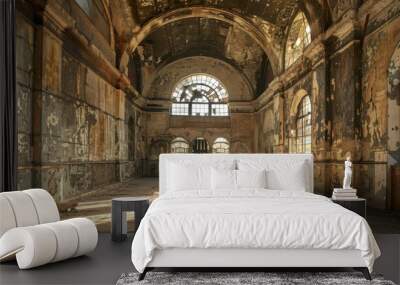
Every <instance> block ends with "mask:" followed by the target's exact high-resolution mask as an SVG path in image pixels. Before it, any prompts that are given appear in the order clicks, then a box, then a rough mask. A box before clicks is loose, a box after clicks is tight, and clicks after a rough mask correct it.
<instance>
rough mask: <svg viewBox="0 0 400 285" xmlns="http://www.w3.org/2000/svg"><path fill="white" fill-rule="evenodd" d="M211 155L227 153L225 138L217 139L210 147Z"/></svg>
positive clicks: (227, 144)
mask: <svg viewBox="0 0 400 285" xmlns="http://www.w3.org/2000/svg"><path fill="white" fill-rule="evenodd" d="M212 150H213V153H229V142H228V140H226V139H225V138H217V139H216V140H215V141H214V144H213V146H212Z"/></svg>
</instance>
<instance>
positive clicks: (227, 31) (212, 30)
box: [139, 18, 266, 89]
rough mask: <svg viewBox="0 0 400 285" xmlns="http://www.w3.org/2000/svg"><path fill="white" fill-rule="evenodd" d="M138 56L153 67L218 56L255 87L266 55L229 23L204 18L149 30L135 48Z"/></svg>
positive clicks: (184, 20)
mask: <svg viewBox="0 0 400 285" xmlns="http://www.w3.org/2000/svg"><path fill="white" fill-rule="evenodd" d="M139 51H140V54H141V59H142V60H143V61H144V62H146V63H147V64H151V65H153V66H155V67H160V66H163V65H165V64H167V63H170V62H172V61H174V60H177V59H180V58H182V57H188V56H197V55H202V56H210V57H215V58H218V59H222V60H224V61H225V62H227V63H229V64H231V65H233V66H234V67H236V69H237V70H238V71H240V72H242V73H243V74H244V75H245V77H246V78H247V80H248V81H249V83H250V84H251V85H252V87H253V88H254V89H255V88H256V85H257V80H258V79H259V78H258V77H259V72H260V69H261V68H262V64H266V58H265V55H264V51H263V50H262V48H261V47H260V46H259V45H258V44H257V43H256V42H255V41H254V40H253V39H252V38H251V37H250V36H248V35H247V34H246V33H243V32H242V31H241V30H240V29H238V28H234V27H233V26H232V25H230V24H228V23H225V22H222V21H218V20H215V19H208V18H189V19H183V20H180V21H177V22H173V23H169V24H167V25H165V26H162V27H160V28H159V29H157V30H156V31H155V32H153V33H151V34H150V35H149V36H148V37H147V38H146V39H145V40H144V41H143V42H142V44H141V48H140V49H139Z"/></svg>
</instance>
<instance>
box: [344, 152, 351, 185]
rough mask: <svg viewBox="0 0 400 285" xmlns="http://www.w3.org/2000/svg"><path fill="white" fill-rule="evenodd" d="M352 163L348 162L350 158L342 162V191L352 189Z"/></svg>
mask: <svg viewBox="0 0 400 285" xmlns="http://www.w3.org/2000/svg"><path fill="white" fill-rule="evenodd" d="M351 168H352V163H351V161H350V156H348V157H347V158H346V161H345V162H344V179H343V189H352V188H351V176H352V174H353V171H352V169H351Z"/></svg>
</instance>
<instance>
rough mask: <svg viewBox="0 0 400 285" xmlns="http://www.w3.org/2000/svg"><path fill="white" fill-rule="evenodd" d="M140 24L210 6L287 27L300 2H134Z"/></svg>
mask: <svg viewBox="0 0 400 285" xmlns="http://www.w3.org/2000/svg"><path fill="white" fill-rule="evenodd" d="M131 2H132V4H133V5H134V7H135V9H134V10H135V11H136V16H137V19H138V20H139V22H140V24H143V23H144V22H146V21H148V20H150V19H151V18H154V17H157V16H159V15H161V14H163V13H166V12H168V11H171V10H174V9H178V8H185V7H191V6H208V7H214V8H219V9H224V10H227V11H232V12H236V13H238V14H240V15H242V16H245V17H247V16H257V17H260V18H262V19H264V20H266V21H268V22H270V23H273V24H275V25H278V26H286V25H287V24H288V23H289V21H290V19H291V17H292V15H293V13H294V11H295V10H296V9H297V7H298V6H297V4H298V2H299V1H298V0H132V1H131Z"/></svg>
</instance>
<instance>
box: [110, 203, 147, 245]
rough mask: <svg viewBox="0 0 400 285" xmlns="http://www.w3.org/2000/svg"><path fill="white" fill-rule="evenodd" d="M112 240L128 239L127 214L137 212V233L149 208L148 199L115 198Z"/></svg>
mask: <svg viewBox="0 0 400 285" xmlns="http://www.w3.org/2000/svg"><path fill="white" fill-rule="evenodd" d="M111 207H112V210H111V239H112V240H113V241H123V240H125V239H126V236H127V232H128V227H127V224H126V212H127V211H134V212H135V232H136V230H137V228H138V227H139V224H140V221H141V220H142V218H143V217H144V215H145V214H146V211H147V209H148V208H149V198H148V197H120V198H113V199H112V204H111Z"/></svg>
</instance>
